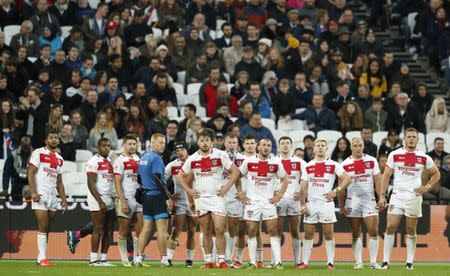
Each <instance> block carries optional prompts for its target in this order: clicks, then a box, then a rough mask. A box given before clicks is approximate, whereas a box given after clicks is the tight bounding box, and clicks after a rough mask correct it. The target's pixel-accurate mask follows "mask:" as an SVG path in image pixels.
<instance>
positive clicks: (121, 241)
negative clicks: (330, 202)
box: [117, 236, 128, 263]
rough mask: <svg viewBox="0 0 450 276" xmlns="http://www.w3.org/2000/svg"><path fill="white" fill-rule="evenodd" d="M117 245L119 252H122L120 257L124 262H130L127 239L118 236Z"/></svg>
mask: <svg viewBox="0 0 450 276" xmlns="http://www.w3.org/2000/svg"><path fill="white" fill-rule="evenodd" d="M117 246H118V247H119V253H120V258H121V259H122V262H124V263H126V262H128V256H127V239H126V238H123V237H121V236H119V237H118V238H117Z"/></svg>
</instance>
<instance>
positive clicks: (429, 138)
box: [419, 132, 450, 152]
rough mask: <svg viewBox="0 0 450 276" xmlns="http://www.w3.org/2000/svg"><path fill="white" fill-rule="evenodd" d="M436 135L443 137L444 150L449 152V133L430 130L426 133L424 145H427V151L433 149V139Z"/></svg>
mask: <svg viewBox="0 0 450 276" xmlns="http://www.w3.org/2000/svg"><path fill="white" fill-rule="evenodd" d="M437 137H440V138H442V139H444V151H445V152H450V134H448V133H445V132H430V133H428V134H427V136H426V145H427V147H428V151H431V150H433V149H434V139H436V138H437ZM419 139H420V137H419Z"/></svg>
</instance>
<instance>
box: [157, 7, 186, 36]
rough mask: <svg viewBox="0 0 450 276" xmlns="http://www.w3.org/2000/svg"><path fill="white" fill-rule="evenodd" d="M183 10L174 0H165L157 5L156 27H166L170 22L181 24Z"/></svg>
mask: <svg viewBox="0 0 450 276" xmlns="http://www.w3.org/2000/svg"><path fill="white" fill-rule="evenodd" d="M184 13H185V10H184V9H183V8H181V7H180V5H179V4H178V3H177V1H176V0H167V1H164V2H162V3H161V4H160V5H159V6H158V27H159V28H161V29H168V28H169V27H170V24H173V25H176V26H182V25H183V23H184V22H183V21H184V20H183V16H184Z"/></svg>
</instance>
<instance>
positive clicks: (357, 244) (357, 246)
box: [352, 238, 362, 264]
mask: <svg viewBox="0 0 450 276" xmlns="http://www.w3.org/2000/svg"><path fill="white" fill-rule="evenodd" d="M352 248H353V255H355V261H356V263H357V264H362V241H361V238H357V239H352Z"/></svg>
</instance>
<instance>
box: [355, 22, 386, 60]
mask: <svg viewBox="0 0 450 276" xmlns="http://www.w3.org/2000/svg"><path fill="white" fill-rule="evenodd" d="M360 47H361V49H360V51H361V53H362V54H365V55H367V56H368V57H369V58H370V59H376V58H381V57H382V56H383V54H384V48H383V44H381V43H380V42H378V41H376V38H375V31H374V30H372V29H369V30H368V31H367V33H366V40H365V41H364V42H363V43H362V44H361V46H360Z"/></svg>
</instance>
